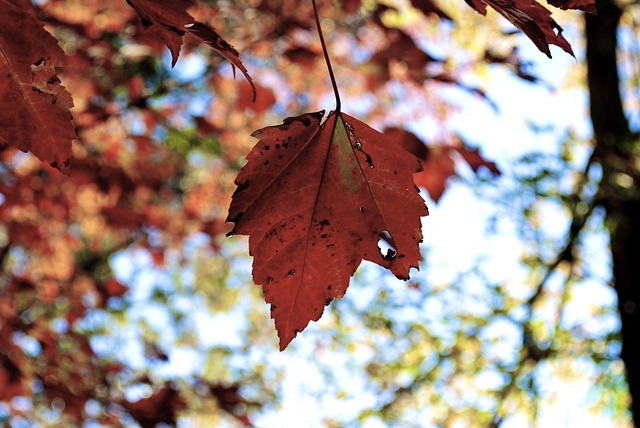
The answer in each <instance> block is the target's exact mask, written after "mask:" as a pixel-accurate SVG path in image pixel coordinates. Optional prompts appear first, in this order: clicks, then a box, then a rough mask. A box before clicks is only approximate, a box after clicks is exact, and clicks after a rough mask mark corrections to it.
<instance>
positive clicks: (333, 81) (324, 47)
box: [311, 0, 341, 113]
mask: <svg viewBox="0 0 640 428" xmlns="http://www.w3.org/2000/svg"><path fill="white" fill-rule="evenodd" d="M311 3H313V13H314V14H315V17H316V27H318V35H319V36H320V44H321V45H322V53H323V54H324V60H325V62H326V63H327V69H329V77H331V84H332V85H333V93H334V94H335V96H336V112H337V113H339V112H340V107H341V103H340V93H339V92H338V84H337V83H336V77H335V76H334V75H333V68H332V67H331V60H330V59H329V52H328V51H327V45H326V44H325V42H324V36H323V35H322V27H321V26H320V18H319V17H318V8H317V6H316V0H311Z"/></svg>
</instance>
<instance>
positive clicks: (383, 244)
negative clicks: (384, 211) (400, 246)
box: [378, 230, 397, 260]
mask: <svg viewBox="0 0 640 428" xmlns="http://www.w3.org/2000/svg"><path fill="white" fill-rule="evenodd" d="M378 237H379V238H380V239H379V240H378V250H379V251H380V254H381V255H382V257H384V258H385V259H387V260H391V259H393V258H395V257H396V253H397V252H396V248H395V242H394V241H393V237H392V236H391V234H390V233H389V231H387V230H385V231H384V232H382V233H381V234H380V235H378Z"/></svg>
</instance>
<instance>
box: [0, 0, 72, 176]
mask: <svg viewBox="0 0 640 428" xmlns="http://www.w3.org/2000/svg"><path fill="white" fill-rule="evenodd" d="M0 7H1V8H2V13H0V143H3V142H4V143H5V144H9V145H12V146H14V147H16V148H18V149H20V150H22V151H24V152H31V153H33V154H34V155H35V156H36V157H37V158H38V159H40V160H42V161H44V162H47V163H49V164H51V165H52V166H54V167H55V168H58V169H59V170H60V171H64V170H65V169H66V166H67V164H68V161H69V158H70V157H71V141H72V140H73V139H74V138H76V133H75V130H74V127H73V124H72V122H71V120H72V117H71V112H70V111H69V109H70V108H71V107H73V101H72V99H71V95H69V93H68V92H67V91H66V89H65V88H64V86H62V85H61V84H60V79H58V76H57V75H56V67H59V66H62V62H63V58H64V52H63V51H62V49H61V48H60V46H58V42H57V41H56V39H55V38H53V36H51V35H50V34H49V33H48V32H47V31H45V29H44V24H43V23H42V22H41V21H39V20H37V19H36V18H34V17H33V16H32V15H31V14H29V13H27V12H26V11H25V10H23V9H21V8H19V7H17V6H14V5H13V4H11V3H10V2H8V1H6V0H0Z"/></svg>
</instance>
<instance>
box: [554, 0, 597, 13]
mask: <svg viewBox="0 0 640 428" xmlns="http://www.w3.org/2000/svg"><path fill="white" fill-rule="evenodd" d="M548 3H549V4H550V5H551V6H555V7H558V8H560V9H564V10H567V9H578V10H584V11H585V12H589V13H591V14H595V13H596V3H595V0H548Z"/></svg>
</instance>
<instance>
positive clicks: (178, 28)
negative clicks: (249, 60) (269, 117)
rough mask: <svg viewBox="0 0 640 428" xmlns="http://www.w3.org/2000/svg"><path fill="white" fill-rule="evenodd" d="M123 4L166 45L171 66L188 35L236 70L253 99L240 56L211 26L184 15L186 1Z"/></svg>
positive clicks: (149, 0)
mask: <svg viewBox="0 0 640 428" xmlns="http://www.w3.org/2000/svg"><path fill="white" fill-rule="evenodd" d="M127 3H129V5H130V6H131V7H132V8H133V9H134V10H135V11H136V12H137V13H138V15H140V20H141V22H142V26H143V27H144V28H146V29H147V30H148V31H150V32H151V33H153V34H154V35H155V36H157V37H158V38H159V39H160V40H162V41H163V42H164V43H165V44H166V45H167V47H168V48H169V50H170V51H171V57H172V62H171V65H172V66H175V65H176V62H177V61H178V55H179V54H180V48H181V47H182V39H183V37H184V35H185V34H191V35H193V36H195V37H197V38H198V39H200V40H202V41H203V42H204V43H205V44H207V45H208V46H209V47H211V48H212V49H213V50H215V51H216V52H218V53H219V54H220V55H222V56H223V57H224V58H225V59H226V60H227V61H229V62H230V63H231V65H233V66H234V67H237V68H239V69H240V71H241V72H242V74H244V77H246V79H247V81H248V82H249V84H250V85H251V87H252V88H253V98H254V99H255V96H256V94H255V87H254V86H253V80H252V79H251V76H250V75H249V72H248V71H247V69H246V68H245V66H244V65H243V64H242V61H240V54H239V53H238V51H237V50H236V49H235V48H234V47H233V46H231V45H230V44H229V43H227V41H226V40H224V39H223V38H222V37H220V35H219V34H218V33H217V32H216V30H214V29H213V28H212V27H211V26H209V25H207V24H203V23H201V22H198V21H196V20H195V19H193V17H192V16H191V15H190V14H189V12H187V9H188V8H189V6H191V1H190V0H127Z"/></svg>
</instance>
